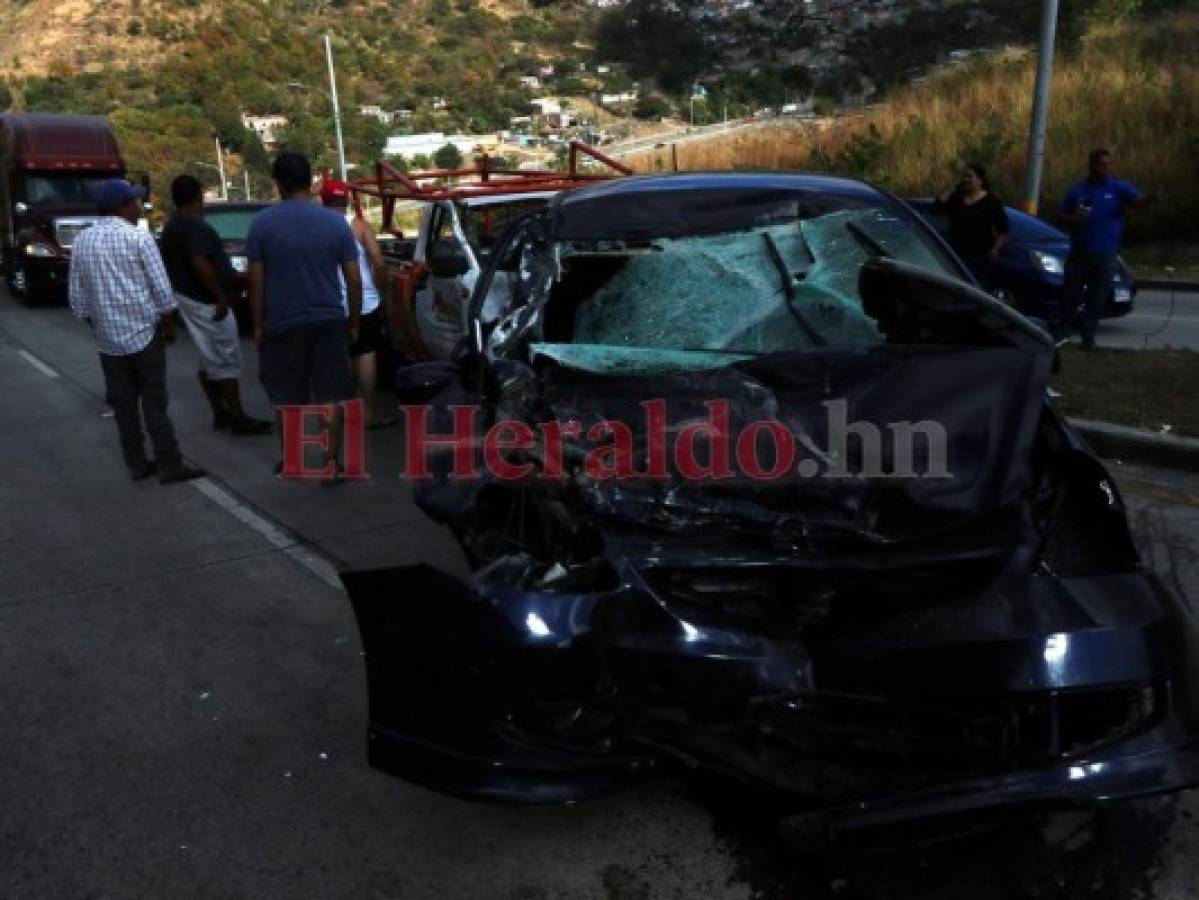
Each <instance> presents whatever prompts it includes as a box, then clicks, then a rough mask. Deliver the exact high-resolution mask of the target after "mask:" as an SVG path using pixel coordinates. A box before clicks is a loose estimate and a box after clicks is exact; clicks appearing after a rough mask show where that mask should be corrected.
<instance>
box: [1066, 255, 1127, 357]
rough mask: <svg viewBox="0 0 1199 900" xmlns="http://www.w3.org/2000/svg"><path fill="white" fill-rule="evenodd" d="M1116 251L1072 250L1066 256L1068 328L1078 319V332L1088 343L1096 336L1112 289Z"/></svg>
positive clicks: (1116, 265)
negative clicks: (1092, 251)
mask: <svg viewBox="0 0 1199 900" xmlns="http://www.w3.org/2000/svg"><path fill="white" fill-rule="evenodd" d="M1117 259H1118V257H1117V255H1116V254H1115V253H1071V254H1070V256H1069V257H1068V258H1067V259H1066V307H1067V308H1066V317H1067V318H1066V326H1067V332H1068V330H1069V327H1070V326H1071V325H1072V324H1075V323H1077V325H1078V333H1079V334H1080V335H1082V338H1083V340H1084V341H1086V342H1087V343H1090V342H1092V341H1094V340H1095V330H1096V329H1097V328H1098V327H1099V319H1100V317H1101V316H1102V315H1103V309H1104V307H1105V306H1107V300H1108V297H1110V296H1111V293H1112V290H1113V288H1112V283H1113V282H1114V281H1115V279H1116V272H1117V271H1118V270H1119V263H1118V262H1117Z"/></svg>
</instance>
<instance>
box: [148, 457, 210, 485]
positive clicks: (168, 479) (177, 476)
mask: <svg viewBox="0 0 1199 900" xmlns="http://www.w3.org/2000/svg"><path fill="white" fill-rule="evenodd" d="M204 475H205V472H204V470H203V469H201V468H199V467H198V466H189V465H188V464H187V463H182V462H180V463H176V464H175V465H173V466H167V467H164V468H163V469H162V471H161V472H159V473H158V480H159V482H161V483H162V484H175V483H176V482H179V481H191V480H192V479H193V478H203V477H204Z"/></svg>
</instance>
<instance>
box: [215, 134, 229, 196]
mask: <svg viewBox="0 0 1199 900" xmlns="http://www.w3.org/2000/svg"><path fill="white" fill-rule="evenodd" d="M214 142H215V143H216V170H217V172H219V173H220V176H221V199H222V200H228V199H229V183H228V182H227V181H225V154H223V153H222V152H221V139H220V138H219V137H218V138H214Z"/></svg>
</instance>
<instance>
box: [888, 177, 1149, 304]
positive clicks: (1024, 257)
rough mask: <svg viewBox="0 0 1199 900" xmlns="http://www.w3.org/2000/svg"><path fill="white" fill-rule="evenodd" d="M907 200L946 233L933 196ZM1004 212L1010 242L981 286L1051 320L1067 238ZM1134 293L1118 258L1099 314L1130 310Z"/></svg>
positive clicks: (1032, 220)
mask: <svg viewBox="0 0 1199 900" xmlns="http://www.w3.org/2000/svg"><path fill="white" fill-rule="evenodd" d="M908 205H909V206H911V207H912V209H914V210H916V212H918V213H920V215H921V216H923V217H924V218H925V220H927V221H928V223H929V224H930V225H932V226H933V228H935V229H936V230H937V231H938V232H940V233H941V234H942V235H945V234H947V233H948V231H949V223H948V221H947V220H946V218H945V215H944V214H943V213H941V212H938V211H937V209H936V206H935V203H934V201H932V200H929V199H924V198H922V199H919V200H909V201H908ZM1007 215H1008V226H1009V232H1008V243H1007V246H1006V247H1005V248H1004V250H1003V253H1002V254H1001V255H1000V257H999V259H998V260H996V261H995V265H994V266H993V268H992V271H991V272H990V274H989V276H988V278H987V284H986V285H985V287H986V288H987V289H988V290H990V291H992V292H995V293H999V292H1002V296H1004V297H1005V299H1008V300H1009V301H1010V302H1011V303H1012V305H1014V306H1015V307H1016V308H1017V309H1019V310H1020V312H1022V313H1024V314H1025V315H1026V316H1031V317H1033V318H1039V319H1050V318H1051V316H1050V315H1049V313H1050V310H1051V309H1053V308H1054V307H1055V305H1057V304H1059V303H1061V302H1062V301H1063V300H1064V299H1065V298H1064V292H1065V271H1066V257H1067V256H1068V255H1069V253H1070V238H1069V236H1068V235H1066V234H1065V233H1064V232H1061V231H1059V230H1058V229H1056V228H1054V227H1053V226H1052V225H1049V224H1047V223H1046V222H1043V221H1041V220H1040V219H1038V218H1037V217H1036V216H1030V215H1029V214H1028V213H1025V212H1021V211H1020V210H1018V209H1012V207H1010V206H1009V207H1007ZM1136 295H1137V285H1136V281H1135V280H1134V279H1133V277H1132V273H1131V272H1129V271H1128V266H1126V265H1125V264H1124V260H1123V259H1121V260H1120V267H1119V271H1118V272H1117V273H1116V278H1115V281H1114V282H1113V284H1112V292H1111V293H1110V294H1109V295H1108V300H1107V307H1106V308H1105V309H1104V311H1103V317H1104V318H1108V319H1110V318H1116V317H1119V316H1124V315H1127V314H1128V313H1130V312H1132V307H1133V300H1134V299H1135V298H1136Z"/></svg>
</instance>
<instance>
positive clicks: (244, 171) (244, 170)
mask: <svg viewBox="0 0 1199 900" xmlns="http://www.w3.org/2000/svg"><path fill="white" fill-rule="evenodd" d="M241 174H242V177H244V178H245V180H246V201H247V202H249V200H250V170H249V169H247V168H246V164H245V163H244V162H243V163H242V166H241Z"/></svg>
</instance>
